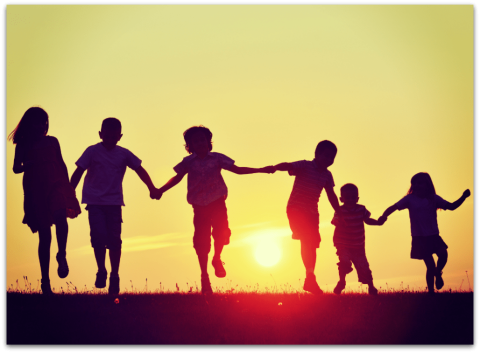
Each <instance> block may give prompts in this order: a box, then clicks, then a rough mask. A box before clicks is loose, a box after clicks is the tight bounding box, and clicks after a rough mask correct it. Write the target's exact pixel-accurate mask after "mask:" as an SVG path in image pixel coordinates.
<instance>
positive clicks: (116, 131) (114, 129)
mask: <svg viewBox="0 0 480 353" xmlns="http://www.w3.org/2000/svg"><path fill="white" fill-rule="evenodd" d="M98 134H99V136H100V138H101V139H102V141H103V145H104V146H105V147H106V148H107V149H110V148H113V147H115V146H116V144H117V143H118V141H120V139H121V138H122V136H123V135H122V123H121V122H120V120H118V119H117V118H106V119H105V120H103V122H102V129H101V130H100V131H99V133H98Z"/></svg>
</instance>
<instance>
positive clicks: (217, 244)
mask: <svg viewBox="0 0 480 353" xmlns="http://www.w3.org/2000/svg"><path fill="white" fill-rule="evenodd" d="M223 247H224V244H221V243H220V241H215V242H214V243H213V248H214V249H215V253H214V254H213V260H220V255H221V254H222V250H223ZM207 256H208V255H207ZM207 262H208V257H207ZM200 266H201V265H200Z"/></svg>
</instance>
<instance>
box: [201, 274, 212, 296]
mask: <svg viewBox="0 0 480 353" xmlns="http://www.w3.org/2000/svg"><path fill="white" fill-rule="evenodd" d="M201 282H202V294H207V295H210V294H213V290H212V285H211V284H210V278H208V277H202V281H201Z"/></svg>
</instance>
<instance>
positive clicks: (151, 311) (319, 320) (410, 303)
mask: <svg viewBox="0 0 480 353" xmlns="http://www.w3.org/2000/svg"><path fill="white" fill-rule="evenodd" d="M117 299H118V300H117ZM7 344H473V293H472V292H468V293H465V292H463V293H448V292H445V293H437V294H436V295H435V296H433V297H430V296H428V295H427V294H425V293H412V292H410V293H402V292H390V293H382V294H379V295H378V296H375V297H372V296H368V295H365V294H358V293H357V294H346V295H343V294H342V295H341V296H336V295H334V294H324V295H322V296H318V297H315V296H313V295H310V294H302V293H236V294H233V293H222V294H214V295H213V296H210V297H205V296H202V295H200V294H196V293H177V294H175V293H164V294H152V293H150V294H122V295H120V296H117V297H110V296H108V295H104V294H100V295H99V294H63V295H56V296H55V297H52V298H45V297H43V296H41V295H39V294H25V293H15V292H9V293H7Z"/></svg>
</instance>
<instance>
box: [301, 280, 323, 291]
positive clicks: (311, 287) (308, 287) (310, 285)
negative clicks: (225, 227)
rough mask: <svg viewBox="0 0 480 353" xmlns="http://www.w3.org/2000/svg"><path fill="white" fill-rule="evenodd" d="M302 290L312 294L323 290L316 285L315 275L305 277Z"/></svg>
mask: <svg viewBox="0 0 480 353" xmlns="http://www.w3.org/2000/svg"><path fill="white" fill-rule="evenodd" d="M303 290H304V291H307V292H310V293H313V294H323V291H322V290H321V289H320V287H319V286H318V283H317V280H316V278H315V276H311V277H307V278H305V283H304V284H303Z"/></svg>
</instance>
